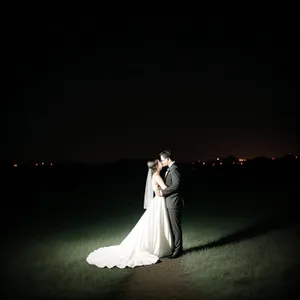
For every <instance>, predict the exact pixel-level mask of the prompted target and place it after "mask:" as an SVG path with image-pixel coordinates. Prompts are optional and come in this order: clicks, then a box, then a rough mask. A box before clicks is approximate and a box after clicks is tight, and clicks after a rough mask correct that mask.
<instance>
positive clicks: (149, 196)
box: [144, 169, 153, 209]
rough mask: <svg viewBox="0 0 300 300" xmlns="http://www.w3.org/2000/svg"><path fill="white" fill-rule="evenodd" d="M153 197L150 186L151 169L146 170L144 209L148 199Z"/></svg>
mask: <svg viewBox="0 0 300 300" xmlns="http://www.w3.org/2000/svg"><path fill="white" fill-rule="evenodd" d="M152 199H153V188H152V171H151V170H150V169H149V170H148V175H147V180H146V188H145V195H144V209H147V208H148V206H149V204H150V201H151V200H152Z"/></svg>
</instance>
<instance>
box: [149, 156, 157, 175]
mask: <svg viewBox="0 0 300 300" xmlns="http://www.w3.org/2000/svg"><path fill="white" fill-rule="evenodd" d="M157 165H158V159H152V160H148V162H147V166H148V169H149V170H151V172H152V174H153V173H155V172H156V170H157Z"/></svg>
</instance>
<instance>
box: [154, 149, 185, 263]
mask: <svg viewBox="0 0 300 300" xmlns="http://www.w3.org/2000/svg"><path fill="white" fill-rule="evenodd" d="M159 156H160V161H161V163H162V165H163V167H168V168H167V171H166V174H165V183H166V185H167V188H166V189H164V190H160V191H158V192H159V193H160V195H161V196H163V197H165V199H166V207H167V211H168V215H169V220H170V225H171V229H172V233H173V241H174V249H173V253H172V255H171V256H170V258H177V257H179V256H181V255H182V249H183V248H182V229H181V212H182V209H183V206H184V204H183V198H182V195H181V175H180V172H179V170H178V167H177V165H176V164H175V161H173V157H172V152H171V150H164V151H162V152H161V153H160V154H159Z"/></svg>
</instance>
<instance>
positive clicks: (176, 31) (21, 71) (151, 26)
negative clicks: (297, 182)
mask: <svg viewBox="0 0 300 300" xmlns="http://www.w3.org/2000/svg"><path fill="white" fill-rule="evenodd" d="M245 8H246V7H245ZM31 9H32V7H30V5H27V4H26V5H23V7H22V6H21V4H20V5H19V6H18V5H16V4H11V8H10V10H8V13H7V25H8V26H7V28H8V30H7V33H8V38H9V41H8V43H7V50H8V61H9V69H8V73H7V74H8V78H9V79H11V81H10V83H9V85H8V86H7V88H8V90H9V93H8V94H9V95H10V96H9V97H8V98H7V99H5V100H4V109H2V111H1V114H3V120H5V121H6V122H5V126H6V127H7V132H6V135H3V138H2V148H1V153H2V154H1V158H2V160H5V161H6V162H14V161H18V162H19V163H22V162H23V163H24V162H26V161H42V160H45V161H47V160H48V161H64V160H69V161H78V162H86V163H97V164H98V163H105V162H113V161H118V160H120V159H145V157H147V158H149V159H150V158H152V157H155V156H157V155H158V153H159V152H160V151H161V150H163V149H165V148H169V149H171V150H173V152H174V155H175V157H174V158H175V160H176V159H177V160H178V161H185V162H188V161H193V160H199V159H201V160H209V159H212V158H215V157H226V156H228V155H233V156H235V157H246V158H254V157H259V156H266V157H282V156H284V155H286V154H287V153H289V152H290V153H295V154H296V153H299V152H298V151H299V143H298V139H297V131H298V129H297V128H298V126H297V123H298V122H297V117H298V115H299V113H298V103H297V100H298V98H299V90H298V83H299V75H298V69H299V56H298V50H299V46H298V45H297V42H296V40H297V39H296V38H295V37H296V36H297V35H298V34H299V26H298V25H297V20H298V19H297V16H295V15H293V14H292V12H291V11H290V10H289V9H288V8H287V7H285V6H284V5H283V4H282V3H281V4H280V5H276V4H272V6H270V5H268V6H266V7H263V6H261V7H260V11H259V12H258V11H256V9H255V8H254V9H252V11H251V9H250V8H249V7H248V6H247V9H246V10H243V7H241V11H240V12H239V13H236V14H233V11H232V9H231V8H230V7H229V6H226V7H225V8H222V9H221V8H220V9H219V11H218V9H217V8H214V9H211V8H209V7H202V10H201V14H200V15H199V16H197V17H196V16H193V15H190V14H184V13H185V12H184V11H182V12H181V14H180V15H178V13H174V15H172V13H170V14H168V15H166V16H163V15H160V16H158V15H148V16H147V15H139V14H136V15H132V13H131V12H130V9H129V8H128V7H127V8H122V9H120V8H119V9H120V10H119V11H118V10H108V11H107V14H106V15H105V16H101V15H100V13H99V10H97V9H96V7H87V6H85V5H82V6H80V7H76V5H74V6H72V7H68V6H66V5H64V4H62V5H61V6H60V7H59V8H58V7H57V8H54V9H52V11H51V9H50V8H49V7H47V9H46V7H42V6H41V7H39V8H36V9H35V10H34V11H31ZM123 9H124V10H123ZM12 91H13V92H12Z"/></svg>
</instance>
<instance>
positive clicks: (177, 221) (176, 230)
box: [167, 208, 183, 253]
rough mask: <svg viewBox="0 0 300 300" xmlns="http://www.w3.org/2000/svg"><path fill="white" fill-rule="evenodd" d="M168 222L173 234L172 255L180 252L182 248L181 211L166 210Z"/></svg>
mask: <svg viewBox="0 0 300 300" xmlns="http://www.w3.org/2000/svg"><path fill="white" fill-rule="evenodd" d="M167 211H168V215H169V221H170V225H171V229H172V234H173V242H174V250H173V253H176V252H181V251H182V249H183V246H182V229H181V209H172V208H170V209H169V208H167Z"/></svg>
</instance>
